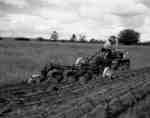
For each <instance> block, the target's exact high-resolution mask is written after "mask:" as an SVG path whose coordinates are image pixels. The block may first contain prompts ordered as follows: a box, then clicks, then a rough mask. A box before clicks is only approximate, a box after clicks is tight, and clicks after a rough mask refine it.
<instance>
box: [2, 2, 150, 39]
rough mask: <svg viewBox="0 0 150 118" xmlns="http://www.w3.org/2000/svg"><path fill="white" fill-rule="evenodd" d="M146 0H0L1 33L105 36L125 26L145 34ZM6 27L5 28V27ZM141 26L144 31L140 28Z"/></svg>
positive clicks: (147, 9)
mask: <svg viewBox="0 0 150 118" xmlns="http://www.w3.org/2000/svg"><path fill="white" fill-rule="evenodd" d="M147 2H148V0H147V1H146V0H113V1H110V0H65V1H64V0H53V1H52V0H0V3H1V4H0V11H2V12H0V34H1V35H8V34H9V35H10V36H17V35H18V36H20V35H22V36H44V37H49V34H50V32H52V31H53V30H57V31H58V32H59V34H60V37H67V38H68V37H69V36H70V35H71V34H72V33H77V34H79V33H84V34H86V35H87V36H88V37H95V38H99V39H100V38H101V39H104V38H107V37H108V36H109V35H112V34H115V35H116V34H117V33H118V32H119V31H120V30H122V29H124V28H134V29H136V30H138V31H140V32H142V37H144V36H145V37H147V36H146V34H148V31H147V29H148V26H147V25H148V23H147V22H149V19H150V17H149V16H150V13H149V8H148V6H149V5H148V4H149V2H148V3H147ZM6 26H7V27H6ZM140 29H143V30H140Z"/></svg>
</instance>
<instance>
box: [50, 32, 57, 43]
mask: <svg viewBox="0 0 150 118" xmlns="http://www.w3.org/2000/svg"><path fill="white" fill-rule="evenodd" d="M50 39H51V40H54V41H56V40H58V33H57V32H56V31H53V32H52V34H51V37H50Z"/></svg>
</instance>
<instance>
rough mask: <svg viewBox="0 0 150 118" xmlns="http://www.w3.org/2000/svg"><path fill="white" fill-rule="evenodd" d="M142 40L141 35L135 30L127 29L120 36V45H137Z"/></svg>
mask: <svg viewBox="0 0 150 118" xmlns="http://www.w3.org/2000/svg"><path fill="white" fill-rule="evenodd" d="M139 38H140V33H139V32H136V31H134V30H133V29H125V30H122V31H120V33H119V34H118V40H119V43H122V44H125V45H132V44H137V43H138V41H139Z"/></svg>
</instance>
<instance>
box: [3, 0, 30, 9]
mask: <svg viewBox="0 0 150 118" xmlns="http://www.w3.org/2000/svg"><path fill="white" fill-rule="evenodd" d="M0 2H3V3H5V4H8V5H13V6H17V7H20V8H23V7H25V6H27V5H28V3H27V2H26V0H0Z"/></svg>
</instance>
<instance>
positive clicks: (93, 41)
mask: <svg viewBox="0 0 150 118" xmlns="http://www.w3.org/2000/svg"><path fill="white" fill-rule="evenodd" d="M89 42H90V43H97V42H98V40H96V39H95V38H91V39H90V41H89Z"/></svg>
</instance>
